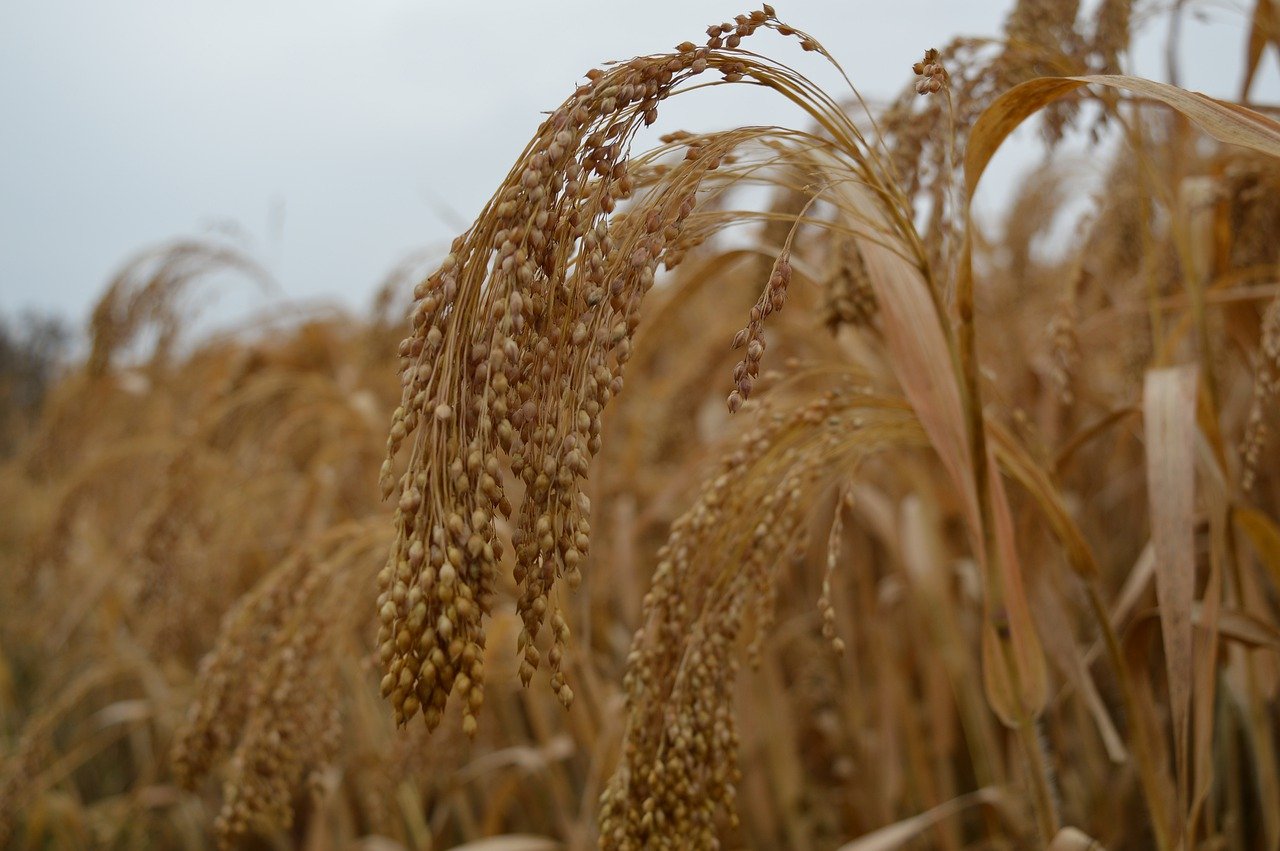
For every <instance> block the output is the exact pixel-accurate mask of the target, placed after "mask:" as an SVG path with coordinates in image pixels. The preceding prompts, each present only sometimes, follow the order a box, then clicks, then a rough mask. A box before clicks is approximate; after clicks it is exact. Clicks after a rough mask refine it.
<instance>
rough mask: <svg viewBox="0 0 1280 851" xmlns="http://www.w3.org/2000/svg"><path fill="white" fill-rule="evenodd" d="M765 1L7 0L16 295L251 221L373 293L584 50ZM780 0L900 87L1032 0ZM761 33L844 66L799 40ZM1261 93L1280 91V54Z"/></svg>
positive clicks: (720, 103) (5, 185)
mask: <svg viewBox="0 0 1280 851" xmlns="http://www.w3.org/2000/svg"><path fill="white" fill-rule="evenodd" d="M1249 3H1250V5H1251V4H1252V0H1249ZM741 5H742V4H740V3H737V2H735V0H684V2H680V0H644V2H642V3H641V2H637V3H606V2H602V0H594V2H592V1H591V0H541V1H540V2H523V0H521V2H515V1H514V0H513V2H507V3H499V2H488V3H485V2H456V0H455V2H435V1H434V0H416V2H410V0H362V2H344V3H338V2H326V1H325V0H308V1H307V2H301V0H269V1H268V2H262V0H254V2H249V0H219V2H182V1H181V0H127V1H126V0H111V1H110V2H108V0H100V2H85V0H75V2H71V0H31V2H28V1H27V0H0V311H3V312H5V313H10V314H12V313H13V312H15V311H17V310H20V309H22V308H25V307H37V308H40V309H44V310H52V311H56V312H58V313H61V314H63V315H64V316H66V317H68V318H69V319H71V320H73V321H75V322H79V321H81V320H82V319H83V318H84V317H85V316H86V315H87V311H88V310H89V308H90V306H91V304H92V302H93V300H94V298H95V297H96V296H97V294H98V293H99V291H100V290H101V288H102V286H103V285H104V283H105V281H106V280H107V278H108V277H109V275H110V274H111V272H112V271H113V270H115V269H116V268H118V267H119V265H120V264H121V263H122V262H124V261H125V260H126V259H128V258H129V256H130V255H132V254H133V253H134V252H136V251H138V250H140V249H143V248H146V247H148V246H152V245H155V244H157V243H159V242H162V241H165V240H168V239H171V238H174V237H179V236H193V235H201V234H208V233H210V232H217V231H218V230H219V229H224V230H225V229H227V228H228V227H231V228H234V229H236V230H238V231H241V232H243V234H244V236H243V239H244V244H245V245H246V246H247V247H248V248H249V249H250V250H251V252H252V253H253V254H254V255H255V256H256V257H257V258H258V259H260V260H261V261H262V262H263V263H264V264H265V265H266V266H267V268H268V269H269V270H270V271H271V272H272V274H273V275H274V277H275V278H276V280H277V281H278V283H279V285H280V288H281V290H282V295H283V297H287V298H291V299H330V300H335V301H338V302H340V303H343V304H345V305H348V306H351V307H357V308H359V307H363V306H364V305H365V304H367V302H368V299H369V297H370V295H371V293H372V291H373V289H374V288H375V287H376V285H377V284H378V282H379V281H380V280H381V279H382V277H383V276H384V275H385V274H386V273H387V272H388V271H389V270H390V269H391V268H392V267H393V266H395V265H396V264H397V263H398V262H399V261H401V260H402V259H404V258H405V257H406V255H408V254H409V253H411V252H413V251H415V250H418V249H422V248H430V247H432V246H438V245H441V244H447V241H448V240H449V239H450V238H452V236H454V235H455V234H456V232H457V231H458V230H459V228H460V227H461V226H462V225H464V224H465V223H466V222H469V221H470V220H471V218H472V217H473V216H474V215H475V214H476V212H478V210H479V208H480V206H481V205H482V204H483V202H484V200H485V199H486V198H487V197H488V196H489V195H490V194H491V193H492V191H493V190H494V188H495V187H496V186H497V184H498V182H499V181H500V180H501V179H502V177H503V176H504V175H505V174H506V172H507V170H508V169H509V168H510V166H511V163H512V162H513V160H514V158H515V157H516V156H517V155H518V153H519V152H520V150H521V149H522V148H523V147H524V145H525V143H526V141H527V140H528V138H529V137H530V136H531V135H532V133H533V131H534V129H535V128H536V127H537V125H538V123H539V122H540V120H541V118H542V116H541V113H542V111H544V110H548V109H551V108H553V107H554V106H555V105H557V104H558V103H559V102H560V101H561V100H563V99H564V97H565V96H566V95H567V94H568V93H570V92H571V91H572V89H573V87H574V85H575V84H576V82H577V81H578V80H579V78H580V76H581V74H582V73H583V72H584V71H586V70H587V69H588V68H591V67H593V66H594V65H596V64H598V63H599V62H601V61H602V60H606V59H611V58H620V59H625V58H629V57H631V56H633V55H636V54H638V53H649V52H654V51H657V50H662V49H666V48H669V47H671V46H673V45H675V44H677V43H678V42H680V41H683V40H685V39H690V40H694V41H697V40H699V38H705V35H703V30H704V29H705V27H706V25H707V24H709V23H711V22H713V21H716V20H721V19H727V18H731V17H732V16H733V14H734V13H737V12H739V11H748V9H746V8H745V7H744V8H740V6H741ZM774 5H775V6H776V7H777V8H778V10H779V14H780V16H781V17H783V18H784V19H785V20H787V21H789V22H791V23H793V24H795V25H796V26H799V27H801V28H803V29H806V30H808V31H810V32H812V33H814V34H815V35H816V36H817V37H818V38H819V39H821V40H822V41H823V42H824V44H826V45H827V47H828V48H829V49H830V50H831V52H832V53H833V54H835V55H836V56H837V57H839V58H840V59H841V61H842V62H843V63H844V65H845V68H846V70H847V71H848V72H849V75H850V77H851V78H852V79H853V80H854V82H855V83H856V84H857V85H858V86H859V87H860V89H861V90H862V91H863V93H864V94H865V95H867V96H869V97H875V98H883V97H888V96H890V95H892V94H893V93H894V92H895V91H896V90H897V89H898V88H899V87H900V86H901V85H903V84H904V83H905V82H906V81H907V79H908V77H909V75H910V65H911V63H912V62H914V61H916V60H917V59H919V56H920V54H921V53H922V52H923V50H924V48H926V47H931V46H941V45H942V44H943V43H945V42H946V41H947V40H948V39H949V38H950V37H951V36H953V35H956V34H960V33H967V34H976V35H994V34H996V33H997V32H998V31H999V25H1000V21H1001V20H1002V18H1003V16H1004V13H1005V12H1006V11H1007V9H1008V8H1009V6H1010V5H1011V3H1010V2H1001V1H999V0H975V1H974V2H959V0H914V1H913V0H900V1H899V2H897V3H894V4H892V11H889V8H888V7H889V6H890V4H886V3H883V2H880V0H875V1H874V2H872V0H843V2H819V0H778V2H776V3H775V4H774ZM1219 5H1220V4H1219ZM1213 20H1214V21H1216V22H1217V23H1213V24H1210V25H1200V24H1194V25H1191V26H1190V27H1189V28H1188V30H1187V35H1186V39H1185V49H1184V51H1183V57H1182V59H1183V67H1184V71H1183V73H1184V76H1185V78H1184V80H1183V83H1184V85H1187V86H1188V87H1191V88H1197V89H1201V90H1204V91H1206V92H1208V93H1210V94H1215V95H1219V96H1227V97H1229V96H1232V95H1234V93H1235V92H1236V90H1237V88H1238V85H1239V77H1240V55H1241V49H1242V45H1243V39H1244V31H1243V28H1244V12H1243V11H1239V10H1237V11H1234V12H1228V11H1215V12H1213ZM757 38H760V43H759V47H757V48H756V49H761V48H764V49H766V50H767V51H769V52H771V53H772V54H773V55H777V56H779V57H780V58H784V59H785V60H786V61H788V62H791V63H793V64H796V65H797V66H798V67H800V68H801V69H802V70H804V71H806V72H812V74H813V76H814V77H815V78H816V79H819V80H821V81H823V82H829V83H830V84H831V85H832V86H833V87H834V86H835V82H834V81H833V80H832V79H831V75H830V74H829V73H828V72H827V71H826V70H825V69H824V68H823V67H822V66H821V64H820V63H819V62H818V61H817V60H816V59H815V58H814V57H813V56H812V55H807V54H802V53H801V52H800V51H799V50H798V49H797V48H796V47H795V46H794V42H782V41H781V40H779V39H777V37H776V36H773V35H772V34H769V35H768V36H766V37H765V38H767V39H768V41H767V42H766V41H765V38H761V37H759V36H757ZM1162 39H1163V25H1161V28H1160V30H1158V31H1157V32H1154V33H1151V34H1150V35H1148V37H1147V38H1146V39H1145V40H1144V42H1143V43H1142V46H1141V48H1140V50H1139V52H1138V56H1137V57H1136V58H1135V61H1136V64H1137V70H1139V71H1144V72H1146V73H1148V74H1152V75H1161V74H1162V65H1161V61H1160V58H1159V51H1160V42H1161V40H1162ZM731 88H732V89H745V88H746V87H731ZM1255 96H1256V97H1258V98H1260V99H1262V100H1266V101H1269V102H1275V101H1277V100H1280V75H1278V74H1277V71H1276V66H1275V64H1274V61H1273V60H1270V59H1269V60H1268V61H1267V63H1266V64H1265V65H1264V69H1263V71H1262V79H1261V80H1260V81H1259V84H1258V87H1257V89H1256V91H1255ZM779 100H780V99H779V98H778V97H777V96H776V95H770V94H768V93H765V92H751V91H740V92H733V91H731V90H728V91H727V90H726V87H721V88H718V89H717V90H715V91H712V92H708V93H701V94H699V95H695V96H691V97H689V98H677V99H674V100H672V101H670V102H669V103H668V106H667V107H666V108H665V109H664V112H663V115H662V118H660V121H659V127H660V128H662V129H664V130H670V129H676V128H688V129H695V130H711V129H716V128H721V127H726V126H730V125H733V124H740V123H755V124H760V123H786V124H791V125H793V126H799V125H801V124H802V123H803V122H802V119H800V118H799V117H798V116H797V115H796V114H795V113H794V112H793V111H790V109H789V108H788V107H787V105H785V104H779V103H778V101H779ZM1026 148H1027V150H1028V151H1029V150H1031V149H1032V146H1031V145H1030V143H1028V144H1027V146H1026ZM1011 157H1012V160H1013V162H1012V163H1011V164H1008V165H1006V166H1005V177H1004V178H1002V179H1003V180H1004V181H1005V184H1006V185H1008V183H1009V182H1010V180H1011V177H1010V176H1009V175H1012V174H1014V173H1016V168H1018V167H1019V163H1018V162H1017V156H1016V154H1015V155H1011ZM998 175H999V172H997V180H996V181H993V182H997V183H998V181H999V179H1001V178H999V176H998Z"/></svg>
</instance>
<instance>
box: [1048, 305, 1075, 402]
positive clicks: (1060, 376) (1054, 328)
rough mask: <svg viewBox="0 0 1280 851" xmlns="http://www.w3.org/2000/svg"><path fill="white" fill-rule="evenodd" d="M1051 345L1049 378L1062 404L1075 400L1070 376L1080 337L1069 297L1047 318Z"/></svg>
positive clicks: (1073, 372) (1072, 372)
mask: <svg viewBox="0 0 1280 851" xmlns="http://www.w3.org/2000/svg"><path fill="white" fill-rule="evenodd" d="M1049 341H1050V346H1051V353H1050V354H1051V358H1052V362H1051V365H1050V374H1049V375H1050V378H1051V380H1052V381H1053V386H1054V388H1055V389H1056V390H1057V391H1058V398H1059V399H1060V400H1061V402H1062V404H1063V405H1071V404H1072V403H1073V402H1074V401H1075V393H1074V391H1073V390H1072V388H1071V382H1072V377H1073V376H1074V375H1075V372H1076V369H1077V367H1078V365H1079V363H1080V338H1079V336H1078V335H1077V333H1076V306H1075V300H1074V299H1073V298H1071V297H1069V296H1068V297H1066V298H1063V299H1062V301H1061V302H1060V303H1059V305H1058V309H1057V310H1056V311H1055V312H1054V314H1053V318H1052V319H1050V320H1049Z"/></svg>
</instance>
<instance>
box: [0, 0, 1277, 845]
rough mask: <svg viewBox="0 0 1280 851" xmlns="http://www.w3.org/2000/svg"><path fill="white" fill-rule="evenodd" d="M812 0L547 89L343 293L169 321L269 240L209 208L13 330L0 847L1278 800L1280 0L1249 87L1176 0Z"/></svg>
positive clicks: (525, 840) (1149, 809)
mask: <svg viewBox="0 0 1280 851" xmlns="http://www.w3.org/2000/svg"><path fill="white" fill-rule="evenodd" d="M797 5H799V4H797ZM1170 5H1173V6H1176V7H1180V6H1181V5H1182V4H1180V3H1178V4H1170ZM788 13H789V10H785V9H784V10H779V11H777V12H775V10H774V9H773V8H771V7H770V6H768V5H765V6H764V7H763V8H762V9H755V10H752V11H748V12H746V13H744V14H741V15H738V16H737V17H736V18H731V19H729V20H727V21H725V22H724V23H717V24H713V25H712V26H711V27H709V28H704V27H703V26H700V25H699V22H698V21H689V22H687V24H688V27H687V29H688V31H689V33H690V35H689V39H690V40H689V41H687V42H684V43H681V44H679V45H676V46H674V47H668V46H664V45H655V46H654V49H655V50H656V51H658V52H654V53H652V54H649V55H644V56H639V57H635V58H631V59H626V58H625V57H623V58H622V61H617V62H606V61H605V60H607V59H609V58H610V57H608V56H607V55H602V56H601V57H600V59H601V62H602V64H600V65H599V66H598V67H597V68H595V69H592V70H589V71H587V73H586V74H585V75H584V76H583V77H582V78H580V79H579V80H578V81H577V82H576V83H575V81H572V80H566V81H565V87H564V89H563V90H561V91H559V92H549V93H548V94H547V100H546V103H545V104H538V105H535V106H532V107H531V110H533V109H546V110H547V112H546V113H545V120H544V121H543V122H542V124H541V126H540V127H539V129H538V130H537V132H536V134H535V135H534V136H533V138H532V139H530V140H529V142H528V145H527V147H525V149H524V151H523V152H522V153H521V154H520V155H519V157H518V159H517V161H516V162H515V163H513V164H512V166H511V169H510V172H509V173H508V175H507V177H506V179H505V180H504V181H503V182H502V184H501V185H500V186H498V187H496V188H495V191H494V193H493V196H492V199H491V200H490V201H489V202H488V204H487V205H485V207H484V209H483V210H482V211H481V212H480V214H479V215H478V217H477V218H476V219H475V220H474V222H473V223H471V224H470V225H469V227H467V228H466V230H465V231H464V232H462V233H461V234H460V235H459V236H458V237H457V238H456V239H455V240H454V241H453V243H452V245H451V246H449V247H448V248H447V249H446V250H441V251H440V252H439V253H437V254H436V255H434V256H433V257H432V259H431V264H430V265H429V266H428V267H426V268H422V265H421V264H418V263H413V262H410V263H407V264H406V265H405V266H404V267H403V268H400V269H397V270H395V271H394V272H392V273H391V274H390V275H389V276H388V278H387V281H386V284H385V285H384V287H383V288H382V290H381V292H380V294H379V296H378V298H377V300H376V302H375V303H374V304H372V305H370V306H369V309H368V310H367V311H366V312H364V313H362V314H358V315H357V314H339V313H337V312H330V313H324V314H314V313H312V314H305V315H304V314H300V313H299V314H291V313H289V312H288V311H285V312H284V313H282V314H280V315H274V316H269V317H264V318H262V319H260V320H255V321H253V322H246V323H245V326H244V327H239V328H235V329H233V330H231V331H226V332H220V333H216V334H211V333H205V334H197V333H194V332H193V330H192V329H193V325H194V322H195V318H194V317H193V316H192V314H191V311H190V310H189V309H188V305H189V304H190V301H189V299H187V296H188V295H189V294H190V293H191V292H193V291H197V290H199V288H200V287H201V286H203V285H204V284H205V283H206V282H207V281H208V280H209V278H210V276H242V277H247V278H250V279H253V278H255V277H258V276H259V275H260V274H261V270H260V268H259V266H258V264H257V261H255V259H254V258H253V257H251V256H249V255H248V254H246V253H243V252H241V251H240V250H238V249H235V248H231V247H228V246H226V245H223V244H222V243H220V242H218V241H216V240H214V239H184V240H178V241H175V242H172V243H168V244H165V245H162V246H159V247H157V248H155V249H152V250H147V251H145V252H143V253H142V254H139V255H138V256H137V257H136V258H135V259H134V260H133V261H131V262H130V263H128V264H127V265H125V266H124V267H123V268H121V269H120V270H119V271H118V272H117V273H116V274H115V275H114V277H112V278H111V280H110V281H109V284H108V286H107V287H106V288H105V290H104V292H103V293H102V296H101V299H100V301H99V302H98V304H97V307H96V308H95V309H94V311H93V314H92V318H91V321H90V323H89V327H88V328H87V329H85V332H84V333H85V337H84V339H85V344H84V345H83V347H82V350H81V351H79V352H78V353H77V354H76V355H75V356H74V357H70V358H63V359H62V360H60V361H59V362H58V363H57V364H56V367H51V368H50V369H49V370H46V372H44V373H40V375H41V376H42V378H41V381H40V382H39V384H40V392H38V393H37V392H33V391H32V390H31V388H30V387H29V386H28V385H29V384H30V381H28V380H27V379H29V378H30V375H29V374H26V373H23V372H22V369H23V368H27V370H28V373H29V372H30V364H29V363H28V361H29V360H30V358H29V357H28V358H27V359H26V360H24V359H23V357H20V356H19V355H20V354H21V353H16V352H12V351H10V349H9V348H4V349H2V350H0V355H2V356H3V357H0V601H2V603H3V608H2V614H0V848H13V849H74V848H107V849H143V848H177V849H214V848H255V849H267V848H271V849H277V848H278V849H285V848H297V849H308V851H330V849H364V851H392V850H393V849H415V851H425V850H426V849H451V848H461V849H468V851H552V850H553V849H566V851H579V849H590V848H596V847H599V848H603V849H619V851H621V849H635V850H636V851H639V849H710V848H724V849H751V851H764V849H796V850H797V851H824V850H830V851H835V850H836V849H839V851H885V849H896V848H904V849H923V848H939V849H947V851H961V849H1024V848H1050V849H1053V851H1083V849H1094V848H1096V849H1110V851H1124V849H1158V851H1190V849H1204V851H1210V849H1212V850H1213V851H1218V850H1219V849H1221V851H1252V850H1253V849H1267V850H1268V851H1280V436H1277V434H1276V432H1277V430H1280V123H1278V122H1277V121H1276V120H1275V116H1276V114H1277V112H1280V110H1277V109H1276V108H1275V107H1274V106H1273V105H1272V106H1269V105H1267V104H1264V103H1256V102H1254V101H1253V100H1252V99H1251V92H1252V90H1253V88H1254V83H1255V78H1256V77H1257V76H1258V75H1261V74H1272V73H1274V72H1275V65H1274V64H1273V63H1275V62H1277V61H1280V6H1278V5H1277V4H1276V3H1274V2H1272V0H1250V2H1249V4H1248V8H1247V9H1245V10H1244V14H1243V16H1242V17H1241V21H1242V22H1243V23H1244V27H1243V28H1242V30H1241V32H1240V51H1241V55H1239V56H1235V57H1231V59H1232V61H1235V62H1241V63H1242V66H1243V67H1244V69H1245V74H1244V79H1243V81H1242V82H1241V86H1240V90H1239V91H1238V92H1236V93H1234V95H1233V97H1232V98H1231V99H1230V100H1226V99H1216V98H1214V97H1209V96H1207V95H1204V94H1200V93H1197V92H1194V91H1190V90H1188V89H1185V88H1181V87H1179V86H1178V85H1175V84H1173V83H1172V82H1166V81H1158V80H1151V79H1146V78H1141V77H1137V76H1131V75H1128V74H1126V73H1125V71H1126V69H1127V68H1128V66H1127V65H1126V60H1125V57H1126V56H1127V54H1128V51H1129V50H1130V44H1131V40H1132V38H1133V33H1134V32H1135V31H1136V29H1137V28H1138V27H1139V26H1140V25H1143V26H1145V25H1147V24H1148V23H1149V22H1150V21H1151V20H1154V19H1157V18H1158V19H1161V20H1163V19H1164V18H1166V17H1167V16H1169V15H1176V14H1179V11H1178V9H1177V8H1173V9H1171V8H1169V5H1154V4H1146V3H1133V2H1129V0H1101V2H1099V3H1092V4H1083V6H1082V4H1080V3H1078V2H1074V0H1020V2H1017V3H1016V4H1015V5H1014V6H1013V8H1012V11H1011V12H1010V14H1009V16H1008V18H1007V20H1006V22H1005V25H1004V30H1003V32H1002V33H1001V35H1000V37H999V38H992V39H977V38H958V39H956V40H955V41H953V42H951V43H949V44H939V45H934V46H931V45H921V46H920V47H921V49H920V53H919V54H918V55H916V56H910V57H904V61H903V64H902V67H901V68H896V69H891V70H887V71H886V73H892V74H893V75H895V76H894V79H897V80H899V85H900V86H901V91H902V93H901V95H900V96H899V97H897V98H896V99H893V100H891V101H889V102H885V103H874V104H873V103H868V102H866V101H864V100H863V99H862V98H861V97H860V96H859V95H858V89H857V88H855V87H856V86H857V85H858V84H859V82H860V81H858V80H852V81H846V82H845V83H844V84H843V87H842V88H841V89H839V90H830V91H828V90H825V89H823V88H820V87H819V86H818V85H816V84H815V83H813V82H812V81H811V80H810V79H809V78H808V77H806V76H805V75H804V74H802V73H800V72H799V71H797V70H795V68H794V67H793V66H795V65H798V64H800V62H801V61H804V62H810V61H813V60H814V59H815V58H816V59H818V60H820V61H822V62H824V63H829V64H830V65H831V66H832V67H834V68H836V69H839V67H840V66H839V61H840V59H841V57H839V56H834V55H830V54H828V52H827V49H826V48H825V47H824V46H823V43H822V41H821V38H822V33H812V34H810V33H807V32H805V31H803V30H801V29H799V28H798V26H799V25H800V24H802V23H803V22H802V21H801V20H800V18H802V16H803V14H802V9H800V8H797V9H796V10H795V13H794V14H795V17H796V22H795V23H796V26H792V24H791V17H790V15H789V14H788ZM599 43H600V44H601V45H604V47H605V48H607V44H608V40H607V37H605V34H603V33H602V34H601V35H600V38H599ZM935 47H936V49H934V48H935ZM926 48H928V49H926ZM912 62H915V65H914V67H912V64H911V63H912ZM584 70H585V69H584ZM721 86H754V87H756V88H757V89H762V90H764V91H767V92H768V93H769V94H770V95H772V96H776V97H777V98H781V99H785V100H786V101H788V102H790V103H791V104H793V105H794V106H796V107H798V108H799V109H800V110H801V111H802V114H803V115H804V117H805V120H804V122H803V123H800V124H798V125H797V126H794V127H779V126H766V125H754V124H752V123H751V118H750V116H749V115H748V116H744V120H743V121H742V126H738V127H728V128H723V129H719V130H714V131H707V132H697V133H694V132H688V131H685V130H683V129H681V128H679V127H668V126H666V125H665V124H664V123H663V109H664V103H665V101H667V99H668V98H669V97H670V96H676V97H679V96H682V95H683V94H684V93H686V92H689V91H691V90H693V89H703V90H704V91H703V92H702V94H701V95H700V96H701V97H706V98H713V97H716V96H717V94H718V92H716V91H714V90H710V91H707V90H708V89H714V88H716V87H721ZM566 92H567V93H568V96H567V97H565V98H564V99H563V100H562V101H561V102H560V103H559V105H556V101H557V99H558V98H561V97H564V95H565V93H566ZM1024 122H1026V123H1027V126H1030V127H1035V128H1038V134H1039V135H1038V136H1035V140H1036V141H1035V144H1036V145H1037V146H1038V147H1039V149H1040V150H1042V151H1043V152H1044V153H1045V154H1047V155H1046V156H1044V157H1043V158H1042V159H1040V160H1039V163H1040V165H1039V166H1038V167H1037V168H1036V169H1035V170H1034V171H1033V172H1031V173H1030V174H1029V175H1027V176H1025V177H1024V178H1023V179H1021V180H1019V181H1018V182H1017V183H1016V185H1013V186H1012V187H1009V188H1008V189H1007V191H1006V192H1005V195H1006V196H1007V197H1005V198H1004V199H1003V200H1002V201H1001V202H1000V207H999V215H996V216H989V217H978V216H976V215H974V214H973V211H972V209H971V200H972V199H973V197H974V195H975V192H976V191H977V189H978V187H979V186H980V185H984V184H982V183H981V182H982V179H983V176H984V172H985V171H986V169H987V166H988V164H989V163H990V162H991V161H992V159H993V157H994V156H995V155H996V154H997V152H998V151H1000V150H1001V149H1002V147H1003V146H1005V145H1006V144H1007V140H1008V139H1009V137H1010V135H1011V134H1012V133H1013V131H1014V130H1015V129H1016V128H1018V127H1019V126H1021V125H1023V124H1024ZM651 125H652V126H653V127H654V128H655V130H654V131H653V132H654V133H661V134H662V135H661V136H656V135H655V136H653V137H652V138H655V139H657V140H658V141H657V142H656V145H655V146H653V147H649V145H648V143H647V142H646V143H645V144H644V145H641V144H639V143H637V144H635V145H633V144H632V142H633V140H634V139H635V138H636V136H637V134H641V135H643V136H644V138H646V139H647V138H649V136H648V135H647V134H648V133H649V132H650V131H648V130H647V129H646V128H649V127H650V126H651ZM1081 139H1093V140H1096V141H1097V145H1096V146H1095V147H1094V148H1093V150H1094V151H1095V152H1096V154H1095V155H1096V156H1097V157H1099V158H1104V159H1101V160H1099V161H1097V162H1094V163H1093V168H1094V169H1095V170H1096V171H1098V172H1099V173H1101V174H1103V175H1104V176H1105V177H1104V179H1103V180H1101V181H1100V182H1099V183H1098V185H1097V186H1096V187H1091V188H1089V189H1087V190H1086V189H1084V188H1082V187H1083V186H1084V182H1083V181H1081V180H1080V179H1079V173H1078V164H1077V163H1076V162H1074V161H1073V160H1072V159H1070V158H1068V157H1065V156H1064V157H1057V156H1054V152H1055V151H1057V150H1058V149H1059V147H1060V146H1062V145H1065V144H1068V143H1070V142H1071V141H1072V140H1076V141H1079V140H1081ZM6 345H9V344H8V343H6ZM24 364H26V367H24ZM24 375H26V378H25V379H24V378H23V376H24ZM24 382H25V383H24Z"/></svg>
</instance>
